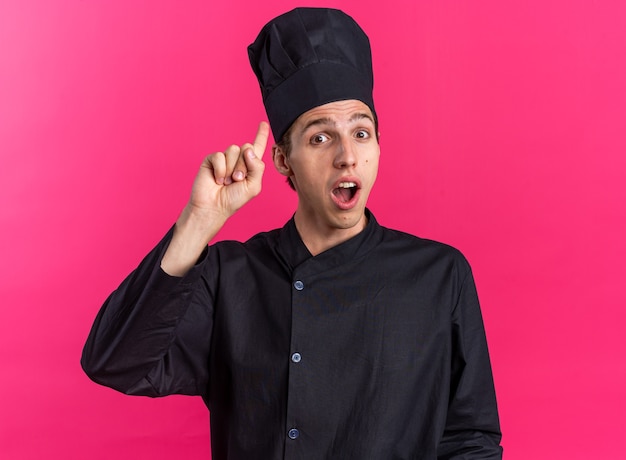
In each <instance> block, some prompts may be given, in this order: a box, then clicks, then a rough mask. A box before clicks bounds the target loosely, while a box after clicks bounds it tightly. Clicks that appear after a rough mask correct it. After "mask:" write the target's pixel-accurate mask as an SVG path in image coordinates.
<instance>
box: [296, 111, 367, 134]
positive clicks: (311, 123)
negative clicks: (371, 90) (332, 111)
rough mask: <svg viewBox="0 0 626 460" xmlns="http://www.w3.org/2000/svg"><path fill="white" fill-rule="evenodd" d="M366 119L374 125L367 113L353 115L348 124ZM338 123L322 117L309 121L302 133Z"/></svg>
mask: <svg viewBox="0 0 626 460" xmlns="http://www.w3.org/2000/svg"><path fill="white" fill-rule="evenodd" d="M364 118H367V119H368V120H369V121H371V122H372V124H374V119H373V118H372V117H371V115H368V114H367V113H365V112H357V113H355V114H353V115H352V116H351V117H350V119H349V120H348V123H354V122H356V121H359V120H362V119H364ZM336 125H337V122H335V121H334V120H332V119H331V118H329V117H321V118H315V119H313V120H311V121H309V122H308V123H307V124H306V125H305V126H304V128H302V133H305V132H306V130H307V129H309V128H310V127H311V126H336Z"/></svg>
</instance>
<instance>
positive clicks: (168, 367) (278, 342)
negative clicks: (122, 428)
mask: <svg viewBox="0 0 626 460" xmlns="http://www.w3.org/2000/svg"><path fill="white" fill-rule="evenodd" d="M367 215H368V218H369V222H368V225H367V227H366V228H365V229H364V230H363V231H362V232H361V233H360V234H358V235H357V236H355V237H354V238H352V239H350V240H348V241H346V242H344V243H342V244H340V245H338V246H336V247H334V248H332V249H329V250H327V251H325V252H323V253H321V254H319V255H317V256H315V257H313V256H311V254H310V253H309V251H308V250H307V248H306V246H305V245H304V243H303V242H302V240H301V239H300V236H299V235H298V232H297V230H296V227H295V224H294V221H293V219H291V220H290V221H289V222H288V223H287V224H286V225H285V226H284V227H283V228H281V229H277V230H273V231H270V232H267V233H261V234H258V235H256V236H255V237H253V238H251V239H250V240H249V241H247V242H245V243H239V242H233V241H224V242H220V243H217V244H215V245H212V246H210V247H209V248H208V250H207V251H205V253H204V254H203V255H202V257H201V258H200V260H199V261H198V263H197V264H196V266H195V267H194V268H193V269H192V270H191V271H190V272H189V273H188V274H187V275H186V276H185V277H183V278H176V277H171V276H168V275H167V274H166V273H164V272H163V271H162V270H161V269H160V261H161V258H162V257H163V254H164V252H165V250H166V249H167V245H168V243H169V241H170V239H171V234H172V231H170V232H169V233H168V234H167V235H166V236H165V238H164V239H163V240H162V241H161V242H160V243H159V244H158V245H157V246H156V248H155V249H154V250H153V251H152V252H151V253H150V254H149V255H148V256H147V257H146V258H145V259H144V260H143V262H142V263H141V264H140V265H139V267H138V268H137V269H136V270H135V271H134V272H133V273H131V274H130V275H129V277H128V278H127V279H126V280H125V281H124V282H123V283H122V284H121V285H120V287H119V288H118V289H117V290H116V291H115V292H113V293H112V294H111V296H110V297H109V298H108V299H107V301H106V303H105V304H104V306H103V307H102V309H101V311H100V312H99V314H98V316H97V318H96V320H95V323H94V325H93V328H92V331H91V333H90V335H89V338H88V340H87V343H86V345H85V348H84V350H83V357H82V365H83V368H84V369H85V371H86V372H87V374H88V375H89V376H90V377H91V378H92V379H93V380H94V381H96V382H98V383H100V384H103V385H107V386H110V387H112V388H115V389H117V390H119V391H122V392H124V393H127V394H134V395H147V396H164V395H168V394H173V393H179V394H189V395H200V396H202V397H203V398H204V401H205V403H206V405H207V407H208V408H209V410H210V415H211V442H212V452H213V458H214V459H216V460H221V459H245V460H251V459H262V460H268V459H269V460H272V459H342V460H345V459H359V460H361V459H375V460H381V459H424V460H426V459H455V458H456V459H481V460H484V459H499V458H501V448H500V447H499V442H500V428H499V422H498V414H497V408H496V400H495V393H494V388H493V380H492V375H491V367H490V364H489V356H488V351H487V345H486V340H485V333H484V328H483V323H482V318H481V313H480V307H479V304H478V299H477V295H476V290H475V287H474V281H473V278H472V274H471V271H470V268H469V265H468V264H467V262H466V260H465V259H464V258H463V256H462V255H461V254H460V253H459V252H458V251H457V250H455V249H453V248H451V247H449V246H446V245H443V244H440V243H435V242H432V241H428V240H424V239H420V238H417V237H414V236H411V235H408V234H405V233H402V232H398V231H394V230H389V229H386V228H383V227H381V226H380V225H379V224H378V223H377V222H376V219H375V218H374V216H373V215H372V214H371V213H369V211H368V212H367Z"/></svg>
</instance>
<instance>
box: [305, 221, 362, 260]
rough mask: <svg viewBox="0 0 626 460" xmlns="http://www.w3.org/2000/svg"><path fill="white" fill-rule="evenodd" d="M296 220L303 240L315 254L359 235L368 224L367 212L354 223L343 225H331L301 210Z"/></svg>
mask: <svg viewBox="0 0 626 460" xmlns="http://www.w3.org/2000/svg"><path fill="white" fill-rule="evenodd" d="M294 221H295V224H296V229H297V230H298V234H299V235H300V238H302V242H303V243H304V245H305V246H306V247H307V249H308V250H309V252H310V253H311V254H312V255H313V256H316V255H318V254H321V253H322V252H324V251H326V250H328V249H330V248H333V247H335V246H337V245H339V244H341V243H343V242H344V241H347V240H349V239H350V238H352V237H354V236H356V235H358V234H359V233H361V232H362V231H363V229H364V228H365V226H366V225H367V217H366V216H365V214H361V216H360V217H357V218H356V219H355V223H354V224H352V225H349V226H348V225H347V226H345V227H343V226H340V225H338V226H333V225H329V224H327V223H324V222H322V220H321V219H316V218H315V217H313V218H310V217H307V216H306V214H304V213H302V212H300V210H298V211H296V214H295V215H294Z"/></svg>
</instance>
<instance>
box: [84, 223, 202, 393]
mask: <svg viewBox="0 0 626 460" xmlns="http://www.w3.org/2000/svg"><path fill="white" fill-rule="evenodd" d="M170 238H171V232H170V233H168V235H166V237H165V238H164V239H163V240H162V241H161V242H160V243H159V244H158V245H157V246H156V247H155V248H154V249H153V250H152V251H151V252H150V253H149V254H148V255H147V256H146V258H145V259H144V260H143V261H142V262H141V264H140V265H139V266H138V267H137V269H136V270H135V271H133V272H132V273H131V274H130V275H129V276H128V277H127V278H126V279H125V280H124V281H123V282H122V284H121V285H120V286H119V287H118V288H117V289H116V290H115V291H114V292H113V293H112V294H111V295H110V296H109V298H108V299H107V301H106V302H105V304H104V305H103V306H102V308H101V309H100V312H99V313H98V315H97V317H96V319H95V321H94V324H93V326H92V329H91V332H90V334H89V337H88V339H87V342H86V344H85V347H84V349H83V354H82V358H81V365H82V366H83V369H84V370H85V372H86V373H87V375H88V376H89V377H90V378H91V379H92V380H94V381H96V382H97V383H100V384H102V385H106V386H109V387H112V388H114V389H116V390H118V391H121V392H124V393H132V394H146V395H150V396H158V395H160V394H161V393H162V392H189V390H188V389H184V388H176V385H175V382H170V383H166V384H162V383H159V382H156V381H151V382H150V383H147V382H146V379H149V374H150V373H151V372H156V371H157V370H158V368H159V366H163V365H164V364H167V362H172V361H177V362H189V361H188V360H180V359H179V360H172V359H168V358H170V357H171V356H173V355H175V354H176V353H178V350H177V347H176V343H175V342H174V340H175V339H176V340H178V338H177V337H176V335H178V334H179V332H180V330H181V327H180V324H181V321H182V319H183V318H184V316H185V315H186V314H187V311H188V308H189V305H190V302H191V297H192V296H191V294H190V293H191V292H192V286H193V285H196V284H197V283H195V281H197V279H198V278H199V277H200V273H201V267H197V268H196V269H195V270H194V271H193V272H191V273H189V274H188V276H187V277H185V278H175V277H170V276H169V275H167V274H166V273H164V272H163V271H162V270H161V269H160V268H159V263H160V261H161V259H162V256H163V253H164V251H165V248H166V247H167V246H168V243H169V242H170ZM206 310H207V312H206V317H205V318H203V319H202V323H203V326H202V327H204V328H205V329H208V332H207V333H206V334H210V321H211V318H210V311H209V310H210V309H209V308H207V309H206ZM201 314H203V313H201ZM195 322H196V323H199V322H200V321H195ZM206 334H204V335H206ZM170 365H171V364H170ZM166 374H168V375H171V373H166ZM153 383H154V384H155V385H157V386H160V387H163V388H166V387H167V388H166V389H164V390H156V389H155V390H154V391H153V389H152V388H150V386H151V385H152V384H153Z"/></svg>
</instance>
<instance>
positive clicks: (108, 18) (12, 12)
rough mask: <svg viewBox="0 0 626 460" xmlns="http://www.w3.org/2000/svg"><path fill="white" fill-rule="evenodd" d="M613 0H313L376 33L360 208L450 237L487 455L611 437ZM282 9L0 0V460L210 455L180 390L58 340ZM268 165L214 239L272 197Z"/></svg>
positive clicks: (157, 228)
mask: <svg viewBox="0 0 626 460" xmlns="http://www.w3.org/2000/svg"><path fill="white" fill-rule="evenodd" d="M268 3H269V4H268ZM328 3H329V2H324V5H326V6H327V5H328ZM176 4H178V5H179V6H176ZM315 4H320V5H321V3H320V2H316V1H311V2H309V5H315ZM182 5H184V7H183V6H182ZM624 5H626V3H624V2H622V1H618V0H615V1H609V0H603V1H602V2H585V1H572V0H568V1H565V0H562V1H558V0H529V1H526V2H503V1H501V0H484V1H477V2H457V1H451V0H444V1H438V2H432V1H426V0H424V1H422V0H418V1H413V0H411V1H408V0H407V1H405V2H397V1H396V2H393V1H392V2H391V3H389V2H383V3H381V2H380V1H370V0H354V1H345V2H335V4H334V6H339V7H341V8H343V9H345V10H346V11H347V12H348V13H350V14H352V15H353V16H354V17H355V19H357V21H359V22H360V23H361V24H362V26H363V27H364V28H365V30H366V31H368V33H369V35H370V37H371V39H372V41H373V51H374V65H375V69H376V71H377V73H376V98H377V105H378V111H379V115H380V118H381V131H382V139H381V144H382V152H383V153H382V158H381V161H382V165H381V172H380V175H379V180H378V183H377V185H376V187H375V189H374V193H373V198H372V199H371V202H370V206H371V208H372V210H373V211H374V213H375V214H376V215H377V217H378V219H379V220H380V221H381V222H383V223H384V224H385V225H387V226H391V227H396V228H399V229H401V230H405V231H409V232H412V233H415V234H418V235H421V236H424V237H428V238H433V239H439V240H443V241H445V242H448V243H450V244H453V245H455V246H457V247H459V248H460V249H461V250H462V251H463V252H464V253H465V254H466V255H467V257H468V258H469V259H470V261H471V263H472V265H473V267H474V271H475V275H476V280H477V283H478V288H479V292H480V295H481V300H482V304H483V311H484V316H485V322H486V326H487V330H488V337H489V343H490V346H491V350H492V360H493V366H494V374H495V379H496V385H497V391H498V396H499V403H500V408H501V418H502V428H503V431H504V440H503V445H504V447H505V452H506V458H507V459H508V460H528V459H533V460H542V459H550V460H553V459H557V458H558V459H568V460H572V459H584V460H589V459H606V458H624V456H625V455H626V449H625V448H624V447H623V444H622V438H623V436H624V435H625V434H626V429H625V427H626V396H624V394H625V393H624V388H626V365H625V364H624V363H625V362H626V358H625V355H626V340H625V339H624V334H623V332H622V330H623V324H624V321H625V320H626V314H625V313H624V310H625V308H624V307H625V306H626V289H625V283H624V275H625V274H626V273H625V269H624V261H623V259H624V256H625V255H626V243H625V242H624V233H625V232H624V228H625V224H626V212H625V208H626V206H625V203H626V186H625V185H624V184H625V181H624V179H626V177H625V176H626V160H625V154H626V136H625V132H626V83H625V82H626V59H625V56H626V7H625V6H624ZM293 6H295V3H294V2H291V1H286V0H285V1H273V2H272V1H270V2H250V1H241V0H231V1H227V2H217V1H188V2H174V1H149V2H148V1H119V2H112V1H97V0H94V1H78V0H65V1H62V0H58V1H39V2H37V1H34V0H30V1H28V0H3V1H2V2H0V155H1V160H2V161H1V163H0V200H1V210H2V212H1V213H0V228H1V229H2V230H1V232H2V238H0V254H1V255H2V259H1V260H2V264H1V265H0V267H1V268H0V280H1V281H0V360H1V361H0V363H1V367H0V369H1V372H2V374H1V377H2V378H1V379H0V414H1V415H0V458H3V459H40V458H46V459H86V458H89V459H110V458H116V459H137V458H152V459H166V458H188V459H205V458H208V456H209V447H208V443H209V432H208V423H207V420H208V414H207V412H206V410H205V409H204V407H203V405H202V403H201V401H200V400H199V399H197V398H185V397H171V398H165V399H161V400H149V399H143V398H130V397H126V396H123V395H120V394H116V393H115V392H113V391H111V390H108V389H106V388H102V387H99V386H97V385H95V384H92V383H91V382H90V381H89V380H88V379H87V377H86V376H84V375H83V374H82V372H81V370H80V368H79V356H80V351H81V347H82V344H83V341H84V339H85V337H86V335H87V333H88V330H89V327H90V323H91V321H92V319H93V317H94V315H95V314H96V311H97V309H98V308H99V306H100V304H101V303H102V302H103V300H104V299H105V297H106V296H107V294H108V293H109V292H110V290H112V289H113V288H114V287H115V286H116V285H117V284H118V283H119V282H120V281H121V279H122V278H123V277H124V276H125V275H126V274H127V273H128V272H129V271H130V270H131V269H132V268H133V267H134V266H135V265H136V264H137V263H138V261H139V260H140V258H141V257H142V256H143V255H144V254H145V253H146V252H147V251H148V250H149V249H150V248H151V247H152V245H153V244H155V243H156V241H157V240H158V239H159V238H160V237H161V235H162V234H163V233H164V232H165V231H166V230H167V229H168V228H169V226H170V225H171V224H172V223H173V222H174V220H175V219H176V217H177V214H178V212H179V210H180V209H181V207H182V206H183V204H184V202H185V200H186V198H187V196H188V192H189V187H190V185H191V181H192V179H193V176H194V175H195V171H196V168H197V167H198V165H199V163H200V161H201V158H202V156H203V155H205V154H208V153H210V152H212V151H214V150H221V149H223V148H225V147H226V146H227V145H229V144H231V143H242V142H245V141H248V140H250V139H251V138H252V136H253V135H254V132H255V128H256V124H257V121H258V120H260V119H262V118H264V113H263V108H262V104H261V101H260V95H259V92H258V87H257V83H256V81H255V79H254V76H253V74H252V72H251V71H250V70H249V68H248V63H247V56H246V52H245V47H246V46H247V45H248V44H249V43H250V42H251V41H252V40H253V39H254V37H255V36H256V33H257V32H258V30H259V28H260V27H261V26H262V25H263V24H264V23H265V22H266V21H267V20H268V19H270V18H271V17H273V16H274V15H276V14H278V13H281V12H283V11H285V10H287V9H291V8H292V7H293ZM267 171H268V172H267V174H266V177H265V181H264V192H263V194H262V195H261V196H260V197H258V198H257V199H256V200H255V201H254V202H253V203H251V204H250V205H249V206H248V207H247V208H245V209H244V210H243V211H242V212H241V213H240V214H239V215H238V216H237V217H236V218H234V219H233V220H232V221H231V222H230V223H229V224H228V225H227V227H225V228H224V230H223V231H222V233H221V234H220V238H246V237H248V236H250V235H252V234H253V233H255V232H257V231H259V230H264V229H268V228H272V227H275V226H278V225H282V223H283V222H284V221H285V219H287V218H288V217H289V216H290V214H291V212H292V210H293V206H294V203H295V201H294V195H293V194H292V193H291V192H290V190H289V189H288V188H287V186H286V185H285V184H284V183H283V181H282V179H281V178H280V177H279V176H278V174H276V173H275V172H274V171H273V170H272V168H269V167H268V170H267Z"/></svg>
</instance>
